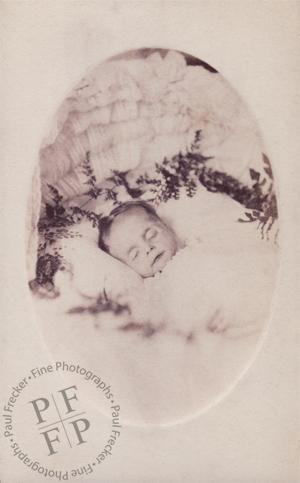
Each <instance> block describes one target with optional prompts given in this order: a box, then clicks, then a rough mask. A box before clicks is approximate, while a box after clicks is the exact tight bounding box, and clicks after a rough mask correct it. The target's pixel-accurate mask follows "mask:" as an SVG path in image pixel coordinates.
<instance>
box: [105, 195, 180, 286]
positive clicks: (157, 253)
mask: <svg viewBox="0 0 300 483" xmlns="http://www.w3.org/2000/svg"><path fill="white" fill-rule="evenodd" d="M98 245H99V248H101V249H102V250H104V251H105V252H107V253H109V254H110V255H111V256H112V257H114V258H116V259H118V260H120V261H121V262H123V263H125V264H126V265H128V266H129V267H130V268H132V269H133V270H134V271H135V272H136V273H138V274H139V275H140V276H141V277H143V278H147V277H152V276H153V275H155V273H157V272H160V271H162V270H163V268H164V267H165V266H166V265H167V263H168V262H169V260H171V258H172V257H173V256H174V255H175V254H176V252H177V250H178V249H179V248H180V242H179V240H178V239H177V237H176V235H175V233H174V231H173V230H172V229H171V228H170V227H168V226H167V225H166V224H165V223H164V222H163V221H162V220H161V218H160V217H159V216H158V215H157V213H156V211H155V210H154V208H153V207H152V206H151V205H149V204H148V203H146V202H144V201H129V202H127V203H124V204H122V205H120V206H118V207H116V208H115V209H114V210H113V211H112V212H111V213H110V215H109V216H108V217H105V218H102V219H101V221H100V225H99V241H98Z"/></svg>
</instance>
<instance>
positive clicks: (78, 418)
mask: <svg viewBox="0 0 300 483" xmlns="http://www.w3.org/2000/svg"><path fill="white" fill-rule="evenodd" d="M77 393H78V390H77V386H70V387H66V388H64V389H61V390H59V391H56V393H55V394H52V393H51V394H50V396H48V397H40V398H38V399H34V400H32V401H29V403H30V404H32V408H33V411H34V413H35V416H36V419H37V425H38V430H39V433H40V435H41V437H42V439H43V440H44V442H45V444H46V447H47V450H48V451H49V453H48V456H52V455H53V454H55V453H58V452H59V451H60V449H61V447H63V446H64V445H65V444H68V445H69V447H70V448H73V447H74V446H78V445H80V444H84V443H86V442H87V432H88V429H89V427H90V422H89V420H88V419H87V418H86V417H83V416H84V414H85V412H84V411H80V410H79V409H78V406H79V401H78V397H77Z"/></svg>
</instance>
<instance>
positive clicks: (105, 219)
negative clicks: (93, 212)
mask: <svg viewBox="0 0 300 483" xmlns="http://www.w3.org/2000/svg"><path fill="white" fill-rule="evenodd" d="M108 220H109V217H108V216H102V217H101V218H100V219H99V223H98V228H99V230H101V229H103V228H104V227H105V226H106V225H107V223H108Z"/></svg>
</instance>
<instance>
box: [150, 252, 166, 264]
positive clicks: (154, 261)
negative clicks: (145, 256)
mask: <svg viewBox="0 0 300 483" xmlns="http://www.w3.org/2000/svg"><path fill="white" fill-rule="evenodd" d="M164 253H165V252H164V251H162V252H160V253H159V254H158V255H156V257H155V258H154V259H153V260H152V263H151V265H152V266H153V265H154V264H155V263H156V262H158V261H159V260H160V259H161V257H162V256H163V255H164Z"/></svg>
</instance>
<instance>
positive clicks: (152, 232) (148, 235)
mask: <svg viewBox="0 0 300 483" xmlns="http://www.w3.org/2000/svg"><path fill="white" fill-rule="evenodd" d="M156 235H157V230H156V228H148V230H147V231H146V233H145V238H146V240H151V239H152V238H154V237H155V236H156Z"/></svg>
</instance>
